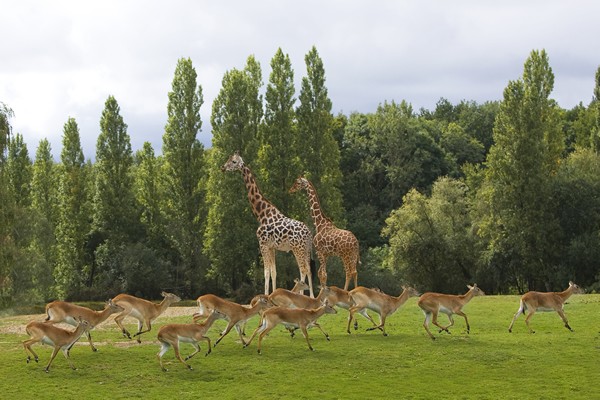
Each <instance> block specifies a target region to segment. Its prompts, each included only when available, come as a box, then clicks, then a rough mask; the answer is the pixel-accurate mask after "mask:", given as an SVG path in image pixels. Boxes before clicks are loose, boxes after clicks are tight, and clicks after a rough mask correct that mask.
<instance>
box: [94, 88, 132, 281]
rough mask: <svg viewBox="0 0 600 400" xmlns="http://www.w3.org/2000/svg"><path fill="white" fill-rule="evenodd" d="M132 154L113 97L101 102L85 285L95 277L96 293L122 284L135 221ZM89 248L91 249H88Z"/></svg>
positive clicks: (119, 109)
mask: <svg viewBox="0 0 600 400" xmlns="http://www.w3.org/2000/svg"><path fill="white" fill-rule="evenodd" d="M132 165H133V154H132V150H131V141H130V138H129V134H128V133H127V124H125V122H124V121H123V117H122V116H121V108H120V107H119V104H118V103H117V100H116V99H115V98H114V97H113V96H109V97H108V99H107V100H106V102H105V103H104V110H103V111H102V117H101V118H100V135H99V136H98V142H97V144H96V163H95V165H94V169H95V183H96V187H95V192H94V221H93V234H92V237H94V238H97V239H96V240H97V241H96V243H95V244H98V246H97V247H96V248H95V250H94V254H95V257H94V264H93V265H92V266H93V268H92V269H91V273H90V275H89V279H88V282H89V283H91V284H93V283H94V280H95V279H96V278H99V281H100V282H98V283H97V285H98V288H99V289H100V290H106V289H107V288H115V289H116V290H122V289H124V288H118V287H115V286H117V283H121V282H122V281H123V275H124V271H123V267H124V266H123V263H122V262H121V258H122V257H123V251H124V250H125V249H126V247H127V246H128V245H130V244H131V243H133V242H134V237H135V235H136V233H137V229H138V224H137V222H138V221H139V218H138V215H137V209H136V205H135V204H136V203H135V197H134V193H133V177H132V175H131V167H132ZM92 247H93V246H92Z"/></svg>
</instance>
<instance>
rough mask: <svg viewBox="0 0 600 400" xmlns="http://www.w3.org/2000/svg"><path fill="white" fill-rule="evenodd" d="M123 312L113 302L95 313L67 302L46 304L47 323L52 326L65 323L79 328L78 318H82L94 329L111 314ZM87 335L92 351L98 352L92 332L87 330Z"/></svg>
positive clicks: (109, 301) (107, 303)
mask: <svg viewBox="0 0 600 400" xmlns="http://www.w3.org/2000/svg"><path fill="white" fill-rule="evenodd" d="M123 310H124V309H123V307H121V306H119V305H117V304H115V303H113V301H112V300H108V301H107V302H106V306H105V307H104V310H102V311H94V310H91V309H89V308H87V307H82V306H78V305H76V304H73V303H69V302H66V301H53V302H52V303H48V304H46V314H47V317H46V322H48V323H51V324H58V323H60V322H65V323H67V324H69V325H73V326H77V325H78V324H79V322H78V321H77V317H80V318H82V319H84V320H86V321H88V322H89V323H90V325H92V327H95V326H98V325H100V324H101V323H102V322H104V321H106V319H107V318H108V317H109V316H110V315H111V314H114V313H118V312H121V311H123ZM85 334H86V336H87V338H88V341H89V342H90V347H91V348H92V351H98V349H96V347H95V346H94V343H93V342H92V335H91V333H90V330H87V331H86V332H85Z"/></svg>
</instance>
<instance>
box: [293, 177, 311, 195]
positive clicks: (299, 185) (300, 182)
mask: <svg viewBox="0 0 600 400" xmlns="http://www.w3.org/2000/svg"><path fill="white" fill-rule="evenodd" d="M308 185H309V182H308V179H306V178H305V177H303V176H299V177H298V178H297V179H296V180H295V181H294V185H293V186H292V187H291V188H290V193H295V192H297V191H298V190H302V189H306V188H308Z"/></svg>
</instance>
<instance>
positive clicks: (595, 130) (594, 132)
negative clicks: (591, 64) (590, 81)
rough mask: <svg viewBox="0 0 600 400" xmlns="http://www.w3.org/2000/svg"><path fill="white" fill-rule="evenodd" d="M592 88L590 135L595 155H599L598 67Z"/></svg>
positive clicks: (599, 92) (599, 68) (599, 80)
mask: <svg viewBox="0 0 600 400" xmlns="http://www.w3.org/2000/svg"><path fill="white" fill-rule="evenodd" d="M595 83H596V84H595V86H594V97H593V99H592V103H591V104H590V108H591V109H592V113H594V114H595V117H596V118H595V124H594V128H593V130H592V133H591V140H590V141H591V143H592V148H593V149H594V150H595V151H596V153H600V67H598V69H597V70H596V80H595Z"/></svg>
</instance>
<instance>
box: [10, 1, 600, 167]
mask: <svg viewBox="0 0 600 400" xmlns="http://www.w3.org/2000/svg"><path fill="white" fill-rule="evenodd" d="M2 11H3V12H2V13H1V14H0V35H1V36H2V38H4V40H2V42H1V43H0V54H2V62H1V63H0V101H2V102H4V103H6V104H7V105H8V106H10V107H11V108H12V109H13V110H14V111H15V118H14V119H13V120H12V123H13V128H14V131H15V132H20V133H22V134H23V135H24V137H25V140H26V141H27V143H28V146H29V150H30V154H32V155H33V154H34V153H35V148H36V147H37V144H38V142H39V140H40V139H41V138H44V137H46V138H48V139H49V140H50V142H51V144H52V146H53V149H54V153H55V154H59V153H60V148H61V138H62V128H63V125H64V123H65V122H66V121H67V119H68V118H69V117H74V118H75V119H76V120H77V122H78V124H79V127H80V133H81V136H82V145H83V147H84V152H85V154H86V157H93V156H94V153H95V144H96V139H97V136H98V132H99V120H100V116H101V113H102V109H103V107H104V102H105V101H106V98H107V97H108V96H109V95H114V96H115V98H116V99H117V101H118V102H119V105H120V106H121V113H122V116H123V118H124V120H125V122H126V123H127V124H128V127H129V129H128V132H129V135H130V136H131V138H132V146H133V148H134V149H135V150H137V149H139V148H141V144H142V143H143V141H146V140H147V141H150V142H151V143H152V144H153V146H154V147H155V150H157V151H158V152H159V151H160V147H161V144H162V133H163V129H164V125H165V122H166V105H167V94H168V92H169V90H170V89H171V80H172V78H173V73H174V71H175V66H176V64H177V60H178V59H179V58H181V57H186V58H187V57H189V58H191V59H192V62H193V64H194V67H195V68H196V71H197V73H198V83H199V84H200V85H202V87H203V91H204V98H205V104H204V106H203V107H202V111H201V114H202V118H203V132H202V133H201V134H200V136H199V139H200V140H202V141H203V142H204V143H206V144H209V143H210V135H209V133H210V132H209V130H210V126H209V122H210V112H211V104H212V100H213V99H214V97H215V96H216V95H217V93H218V91H219V89H220V84H221V79H222V76H223V74H224V73H225V71H227V70H229V69H232V68H243V66H244V64H245V62H246V58H247V57H248V56H249V55H251V54H254V55H255V56H256V58H257V59H258V61H259V62H260V63H261V65H262V68H263V79H264V81H265V82H267V81H268V77H269V73H270V66H269V63H270V60H271V58H272V56H273V55H274V54H275V51H276V50H277V48H278V47H281V48H282V49H283V51H284V52H286V53H288V54H289V55H290V58H291V61H292V67H293V68H294V72H295V78H296V81H297V82H299V81H300V79H301V77H302V76H303V75H304V74H305V65H304V55H305V54H306V53H307V52H308V51H309V50H310V48H311V47H312V46H313V45H315V46H316V47H317V49H318V51H319V54H320V55H321V57H322V58H323V61H324V63H325V70H326V74H327V87H328V89H329V94H330V97H331V99H332V101H333V106H334V110H335V111H336V112H338V111H343V112H345V113H349V112H352V111H361V112H372V111H374V110H375V109H376V107H377V105H378V104H379V103H381V102H383V101H385V100H396V101H400V100H407V101H408V102H410V103H412V104H413V106H414V108H415V109H419V108H420V107H425V108H432V107H434V106H435V103H436V102H437V101H438V100H439V98H440V97H445V98H447V99H449V100H450V101H452V102H457V101H460V100H462V99H466V100H475V101H479V102H483V101H486V100H498V99H501V98H502V91H503V89H504V87H505V86H506V84H507V82H508V81H509V80H511V79H518V78H519V77H520V75H521V73H522V67H523V63H524V61H525V59H526V58H527V57H528V55H529V53H530V52H531V50H534V49H542V48H545V49H546V50H547V52H548V54H549V56H550V63H551V66H552V68H553V70H554V73H555V90H554V93H553V97H554V98H555V99H557V101H558V102H559V104H560V105H561V106H563V107H566V108H569V107H572V106H574V105H576V104H577V103H579V102H583V103H584V104H587V103H588V102H589V100H590V99H591V95H592V91H593V85H594V74H595V71H596V68H598V66H599V65H600V59H599V58H598V54H600V48H599V47H600V44H598V41H597V40H596V38H597V37H600V24H598V23H597V21H596V19H597V16H598V15H600V4H597V3H596V2H593V1H577V0H576V1H572V2H569V3H565V2H563V1H559V0H548V1H542V0H536V1H527V2H523V1H519V0H512V1H503V2H482V1H475V0H471V1H461V2H447V1H441V0H440V1H431V0H430V1H418V0H414V1H384V0H377V1H361V0H354V1H352V0H346V1H344V0H335V1H317V0H306V1H302V2H290V1H277V0H269V1H245V0H237V1H218V2H217V1H192V0H189V1H187V0H176V1H171V2H169V3H164V2H161V1H138V0H127V1H117V0H109V1H102V2H80V1H68V0H64V1H54V2H43V1H34V0H16V1H14V0H8V1H7V0H4V1H3V5H2ZM9 38H10V39H9ZM299 90H300V86H299V84H298V85H297V86H296V94H298V92H299Z"/></svg>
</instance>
